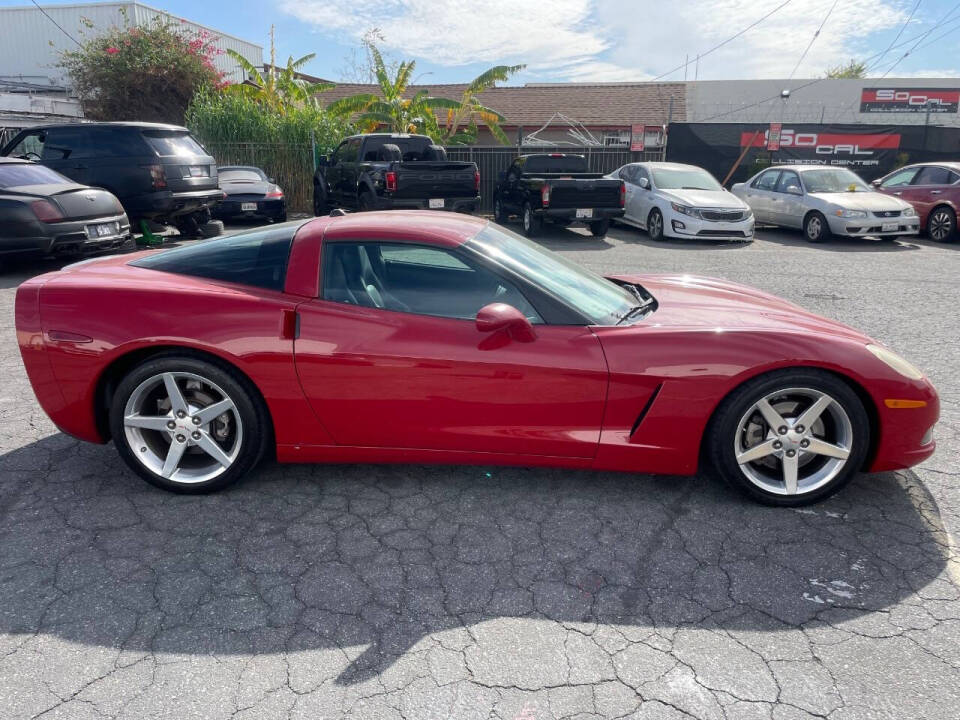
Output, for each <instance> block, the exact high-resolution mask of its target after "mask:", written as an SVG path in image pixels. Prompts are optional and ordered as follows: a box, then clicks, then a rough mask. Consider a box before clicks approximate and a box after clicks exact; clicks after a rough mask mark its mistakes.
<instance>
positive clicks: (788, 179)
mask: <svg viewBox="0 0 960 720" xmlns="http://www.w3.org/2000/svg"><path fill="white" fill-rule="evenodd" d="M732 192H733V194H734V195H736V196H737V197H739V198H741V199H743V200H745V201H746V203H747V205H749V206H750V208H751V209H752V210H753V214H754V217H755V218H756V221H757V222H758V223H765V224H768V225H779V226H780V227H786V228H798V229H802V230H803V234H804V236H805V237H806V238H807V240H808V241H810V242H812V243H817V242H824V241H825V240H829V239H830V238H831V237H832V236H834V235H836V236H838V237H868V236H869V237H879V238H887V239H892V238H897V237H900V236H903V235H916V234H917V233H918V232H919V231H920V219H919V218H918V217H917V211H916V210H914V209H913V208H912V207H911V206H910V204H909V203H906V202H904V201H903V200H900V199H899V198H895V197H888V196H886V195H882V194H881V193H878V192H876V191H875V190H874V189H873V188H871V187H870V186H869V185H867V184H866V183H865V182H864V181H863V180H861V179H860V178H859V177H858V176H857V175H855V174H854V173H853V172H851V171H850V170H848V169H846V168H838V167H827V166H824V165H783V166H777V167H772V168H768V169H766V170H763V171H761V172H759V173H757V174H756V175H754V176H753V177H752V178H750V179H749V180H747V182H745V183H737V184H736V185H734V186H733V188H732Z"/></svg>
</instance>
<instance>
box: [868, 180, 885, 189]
mask: <svg viewBox="0 0 960 720" xmlns="http://www.w3.org/2000/svg"><path fill="white" fill-rule="evenodd" d="M881 182H883V178H877V179H876V180H871V181H870V184H871V185H873V186H874V187H875V188H878V187H880V183H881Z"/></svg>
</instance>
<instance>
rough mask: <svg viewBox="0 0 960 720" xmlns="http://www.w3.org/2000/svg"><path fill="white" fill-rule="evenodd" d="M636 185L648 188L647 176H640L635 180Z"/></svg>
mask: <svg viewBox="0 0 960 720" xmlns="http://www.w3.org/2000/svg"><path fill="white" fill-rule="evenodd" d="M637 185H639V186H640V187H642V188H643V189H644V190H649V189H650V181H649V180H647V178H640V179H639V180H637Z"/></svg>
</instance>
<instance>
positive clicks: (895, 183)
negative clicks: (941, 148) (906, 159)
mask: <svg viewBox="0 0 960 720" xmlns="http://www.w3.org/2000/svg"><path fill="white" fill-rule="evenodd" d="M918 171H919V168H915V167H912V168H904V169H903V170H898V171H897V172H895V173H894V174H893V175H891V176H890V177H888V178H887V179H886V180H884V181H883V182H882V183H880V187H884V188H889V187H903V186H904V185H909V184H910V181H911V180H913V178H914V177H915V176H916V174H917V172H918Z"/></svg>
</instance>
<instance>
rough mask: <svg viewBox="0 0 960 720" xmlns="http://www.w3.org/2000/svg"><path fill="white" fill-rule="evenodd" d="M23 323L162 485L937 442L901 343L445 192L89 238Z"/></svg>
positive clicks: (52, 367) (875, 457)
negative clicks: (247, 228)
mask: <svg viewBox="0 0 960 720" xmlns="http://www.w3.org/2000/svg"><path fill="white" fill-rule="evenodd" d="M16 323H17V337H18V340H19V343H20V348H21V352H22V354H23V360H24V364H25V365H26V368H27V372H28V374H29V376H30V381H31V382H32V384H33V388H34V390H35V391H36V394H37V397H38V398H39V400H40V404H41V405H42V406H43V408H44V410H46V412H47V413H48V414H49V415H50V417H51V418H52V419H53V421H54V422H55V423H56V424H57V426H58V427H60V428H61V429H62V430H63V431H64V432H66V433H69V434H71V435H74V436H76V437H78V438H81V439H83V440H88V441H91V442H97V443H105V442H107V441H109V440H111V439H112V440H113V441H114V443H115V444H116V446H117V449H118V450H119V451H120V454H121V456H122V457H123V459H124V460H125V461H126V462H127V464H128V465H129V466H130V467H131V468H133V470H135V471H136V472H137V473H139V474H140V475H141V476H142V477H143V478H144V479H146V480H147V481H148V482H150V483H153V484H154V485H157V486H158V487H161V488H165V489H167V490H174V491H178V492H206V491H210V490H214V489H217V488H221V487H224V486H225V485H228V484H229V483H232V482H234V481H236V480H238V479H239V478H240V477H241V476H243V475H244V474H246V473H247V472H249V471H250V470H251V469H252V468H253V467H254V466H255V465H256V464H257V462H258V461H259V460H260V458H261V457H263V456H264V455H265V454H267V453H268V452H270V453H275V454H276V456H277V458H278V459H279V460H280V461H281V462H438V463H479V464H511V465H554V466H562V467H576V468H596V469H604V470H623V471H632V472H644V473H666V474H676V475H689V474H693V473H695V472H696V471H697V468H698V464H699V463H700V462H705V463H707V464H709V465H710V466H712V467H713V468H714V469H715V470H716V471H717V472H718V474H719V475H721V476H723V477H724V478H726V479H727V480H728V481H730V482H732V483H733V484H734V485H736V486H738V487H739V488H741V489H743V490H744V491H746V492H747V493H749V494H750V495H752V496H753V497H754V498H756V499H758V500H760V501H762V502H767V503H771V504H777V505H800V504H803V503H808V502H812V501H815V500H818V499H820V498H823V497H825V496H827V495H829V494H831V493H833V492H835V491H836V490H837V489H839V488H840V487H841V486H843V485H844V483H846V482H847V481H848V480H850V478H851V476H852V475H854V474H855V473H856V472H857V471H859V470H868V471H881V470H891V469H895V468H903V467H908V466H910V465H913V464H915V463H918V462H920V461H922V460H924V459H925V458H927V457H929V455H930V454H931V453H932V452H933V450H934V442H933V440H932V437H931V436H932V429H933V425H934V423H935V422H936V420H937V416H938V412H939V402H938V399H937V394H936V391H935V390H934V388H933V386H932V385H931V384H930V382H929V381H928V380H927V379H926V378H925V377H924V376H923V374H922V373H921V372H920V371H919V370H917V369H916V368H915V367H914V366H913V365H911V364H910V363H908V362H907V361H906V360H904V359H903V358H901V357H900V356H898V355H896V354H895V353H893V352H892V351H890V350H888V349H886V348H885V347H883V346H882V345H879V344H878V343H876V342H875V341H873V340H871V339H870V338H869V337H866V336H864V335H862V334H861V333H859V332H857V331H856V330H852V329H850V328H849V327H846V326H844V325H841V324H840V323H837V322H834V321H832V320H827V319H825V318H822V317H818V316H816V315H813V314H811V313H809V312H807V311H805V310H803V309H801V308H799V307H797V306H795V305H792V304H791V303H789V302H787V301H785V300H781V299H780V298H777V297H774V296H772V295H768V294H766V293H764V292H761V291H759V290H755V289H753V288H749V287H745V286H742V285H736V284H733V283H729V282H725V281H722V280H714V279H709V278H701V277H688V276H658V275H622V276H615V277H609V278H603V277H599V276H597V275H594V274H592V273H590V272H588V271H587V270H585V269H583V268H581V267H579V266H577V265H575V264H573V263H571V262H570V261H568V260H567V259H565V258H563V257H560V256H557V255H555V254H553V253H551V252H549V251H547V250H545V249H543V248H542V247H540V246H539V245H537V244H535V243H533V242H531V241H529V240H526V239H524V238H522V237H520V236H518V235H516V234H514V233H512V232H510V231H509V230H507V229H505V228H503V227H500V226H498V225H495V224H492V223H489V222H486V221H484V220H481V219H478V218H474V217H468V216H463V215H456V214H451V213H430V212H390V213H363V214H357V215H346V216H341V217H325V218H317V219H313V220H310V221H306V222H300V223H288V224H285V225H279V226H272V227H270V228H268V229H260V230H255V231H252V232H247V233H243V234H240V235H235V236H233V237H228V238H223V239H219V240H213V241H209V242H205V243H201V244H195V245H190V246H187V247H183V248H177V249H174V250H168V251H166V252H153V253H143V254H138V255H133V256H131V255H125V256H117V257H108V258H103V259H97V260H87V261H84V262H81V263H78V264H76V265H71V266H69V267H66V268H64V269H63V270H60V271H59V272H52V273H48V274H46V275H41V276H39V277H36V278H34V279H32V280H29V281H27V282H26V283H24V284H23V285H21V286H20V288H19V290H18V291H17V298H16Z"/></svg>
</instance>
